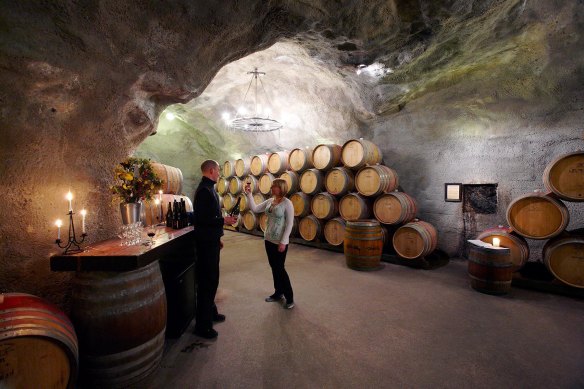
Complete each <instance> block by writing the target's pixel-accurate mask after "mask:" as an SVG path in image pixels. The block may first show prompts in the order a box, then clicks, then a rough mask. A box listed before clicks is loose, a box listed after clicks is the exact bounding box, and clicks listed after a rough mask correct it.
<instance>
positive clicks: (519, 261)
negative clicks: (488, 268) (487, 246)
mask: <svg viewBox="0 0 584 389" xmlns="http://www.w3.org/2000/svg"><path fill="white" fill-rule="evenodd" d="M543 184H544V187H545V189H546V192H543V191H539V190H538V191H535V192H533V193H528V194H524V195H522V196H519V197H517V198H515V199H513V201H512V202H511V203H510V204H509V206H508V207H507V213H506V218H507V223H508V224H509V227H507V226H498V227H495V228H489V229H487V230H485V231H483V232H482V233H481V234H479V236H478V237H477V239H480V240H482V241H483V242H486V243H491V244H492V243H493V238H499V239H500V245H501V247H507V248H509V249H510V261H511V263H510V264H509V265H510V267H511V273H508V274H507V273H505V271H503V270H502V269H503V268H504V266H503V265H502V264H497V265H496V266H497V267H498V268H499V269H501V270H499V276H498V277H499V278H501V279H499V280H496V281H498V282H499V283H501V282H504V283H505V287H504V288H505V289H508V288H509V287H510V286H511V278H512V272H513V271H517V270H519V269H521V268H522V267H523V266H524V265H525V263H527V261H528V259H529V246H528V244H527V241H526V238H527V239H536V240H547V242H546V243H545V245H544V247H543V252H542V259H543V262H544V264H545V265H546V267H547V268H548V270H549V271H550V272H551V273H552V274H553V275H554V276H555V277H556V278H557V279H558V280H559V281H561V282H563V283H565V284H567V285H570V286H573V287H577V288H584V255H583V253H584V234H582V233H581V232H580V233H578V232H576V231H573V232H568V231H566V227H567V226H568V224H569V222H570V214H569V212H568V208H567V207H566V205H565V204H564V202H563V201H568V202H584V151H580V152H575V153H570V154H566V155H562V156H559V157H558V158H556V159H554V160H553V161H552V162H550V163H549V164H548V165H547V167H546V169H545V170H544V173H543ZM491 265H492V266H493V267H495V265H494V264H491ZM475 276H476V274H475ZM502 278H505V279H504V280H503V279H502ZM492 285H493V287H494V285H495V284H492Z"/></svg>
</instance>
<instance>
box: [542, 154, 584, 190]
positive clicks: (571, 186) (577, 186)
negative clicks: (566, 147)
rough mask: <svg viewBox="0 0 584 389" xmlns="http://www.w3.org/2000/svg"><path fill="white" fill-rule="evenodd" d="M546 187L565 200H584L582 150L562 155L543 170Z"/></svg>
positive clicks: (583, 161)
mask: <svg viewBox="0 0 584 389" xmlns="http://www.w3.org/2000/svg"><path fill="white" fill-rule="evenodd" d="M543 183H544V185H545V187H546V189H547V190H548V191H550V192H553V193H555V194H556V195H557V196H558V197H560V198H561V199H563V200H566V201H584V151H578V152H575V153H570V154H566V155H562V156H560V157H558V158H556V159H555V160H553V161H552V162H550V163H549V164H548V165H547V167H546V168H545V170H544V172H543Z"/></svg>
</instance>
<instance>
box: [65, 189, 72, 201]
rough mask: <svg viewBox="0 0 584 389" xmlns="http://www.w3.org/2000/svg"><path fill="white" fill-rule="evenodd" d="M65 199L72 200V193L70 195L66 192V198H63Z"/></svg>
mask: <svg viewBox="0 0 584 389" xmlns="http://www.w3.org/2000/svg"><path fill="white" fill-rule="evenodd" d="M65 198H66V199H67V200H69V201H71V200H73V193H71V191H69V192H67V196H65Z"/></svg>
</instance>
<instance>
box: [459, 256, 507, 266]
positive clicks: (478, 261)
mask: <svg viewBox="0 0 584 389" xmlns="http://www.w3.org/2000/svg"><path fill="white" fill-rule="evenodd" d="M468 260H469V261H471V262H474V263H476V264H479V265H484V266H487V267H500V268H507V267H512V266H513V262H511V260H509V262H503V263H500V262H489V261H485V260H482V259H480V258H468Z"/></svg>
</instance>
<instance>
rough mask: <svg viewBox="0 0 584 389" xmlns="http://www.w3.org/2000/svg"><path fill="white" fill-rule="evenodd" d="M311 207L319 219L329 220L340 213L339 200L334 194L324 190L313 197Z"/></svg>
mask: <svg viewBox="0 0 584 389" xmlns="http://www.w3.org/2000/svg"><path fill="white" fill-rule="evenodd" d="M310 209H311V211H312V214H313V215H314V216H316V217H317V218H318V219H322V220H328V219H331V218H333V217H335V216H337V215H338V214H339V202H338V201H337V199H336V198H335V196H333V195H332V194H330V193H327V192H322V193H319V194H317V195H316V196H314V197H313V198H312V201H311V202H310Z"/></svg>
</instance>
